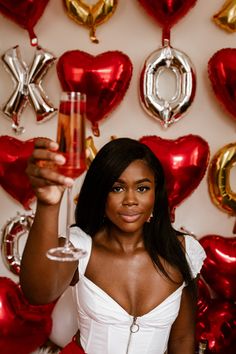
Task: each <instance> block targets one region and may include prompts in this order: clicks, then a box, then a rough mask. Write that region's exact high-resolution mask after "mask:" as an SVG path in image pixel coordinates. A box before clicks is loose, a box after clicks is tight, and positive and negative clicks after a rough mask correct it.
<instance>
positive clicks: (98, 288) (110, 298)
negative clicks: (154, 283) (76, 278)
mask: <svg viewBox="0 0 236 354" xmlns="http://www.w3.org/2000/svg"><path fill="white" fill-rule="evenodd" d="M82 279H83V280H85V281H86V282H88V283H90V284H91V285H92V286H93V287H94V288H95V289H96V290H97V291H99V292H100V293H101V294H102V295H104V296H105V297H107V298H108V299H109V300H110V301H111V302H112V303H113V304H114V305H115V306H117V307H119V309H121V310H122V311H123V312H124V313H125V314H126V315H127V316H129V317H132V318H133V317H136V318H144V317H146V316H148V315H151V314H152V313H153V312H155V311H156V310H158V309H159V308H160V307H162V306H164V305H165V304H166V302H168V301H171V300H172V298H173V297H174V296H175V295H176V294H177V293H178V292H181V291H182V289H183V288H184V286H185V282H183V283H182V284H181V285H180V286H179V287H178V288H177V289H176V290H175V291H173V292H172V293H171V294H170V295H168V296H167V297H166V298H165V299H164V300H163V301H162V302H160V303H159V304H158V305H157V306H155V307H154V308H153V309H151V310H150V311H148V312H146V313H144V314H143V315H140V316H134V315H131V314H130V313H129V312H127V311H126V310H125V309H124V307H122V306H121V305H120V304H119V303H118V302H117V301H116V300H115V299H114V298H113V297H112V296H110V295H109V294H108V293H107V292H106V291H105V290H103V289H102V288H100V287H99V286H98V285H97V284H95V283H94V282H93V281H92V280H90V279H89V278H88V277H86V275H84V274H81V275H80V281H81V280H82Z"/></svg>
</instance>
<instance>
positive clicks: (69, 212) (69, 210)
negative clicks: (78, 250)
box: [65, 187, 73, 248]
mask: <svg viewBox="0 0 236 354" xmlns="http://www.w3.org/2000/svg"><path fill="white" fill-rule="evenodd" d="M72 203H73V201H72V187H67V214H66V241H65V247H66V248H69V247H70V226H71V223H72V210H73V207H72Z"/></svg>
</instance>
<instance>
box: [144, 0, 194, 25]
mask: <svg viewBox="0 0 236 354" xmlns="http://www.w3.org/2000/svg"><path fill="white" fill-rule="evenodd" d="M138 1H139V3H140V4H141V5H142V6H143V7H144V9H145V10H146V11H147V13H148V14H149V15H151V16H152V17H153V18H154V19H155V20H156V21H157V22H158V24H159V25H161V26H162V27H163V28H169V29H170V28H171V27H173V25H174V24H175V23H176V22H178V21H179V20H180V19H181V18H182V17H183V16H185V15H186V13H187V12H188V11H189V10H190V9H191V8H192V7H193V6H194V5H195V3H196V2H197V0H158V1H157V0H138Z"/></svg>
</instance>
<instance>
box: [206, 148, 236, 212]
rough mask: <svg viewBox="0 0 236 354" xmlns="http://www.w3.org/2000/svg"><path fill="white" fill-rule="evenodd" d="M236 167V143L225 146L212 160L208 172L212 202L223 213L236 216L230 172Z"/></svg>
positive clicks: (234, 196)
mask: <svg viewBox="0 0 236 354" xmlns="http://www.w3.org/2000/svg"><path fill="white" fill-rule="evenodd" d="M235 165H236V143H232V144H227V145H225V146H223V147H222V148H221V149H220V150H219V151H218V152H217V153H216V154H215V155H214V156H213V158H212V160H211V163H210V166H209V170H208V189H209V193H210V197H211V200H212V201H213V203H214V204H215V205H216V206H217V207H218V208H219V209H221V210H222V211H224V212H226V213H228V214H230V215H236V193H235V192H234V191H233V190H232V188H231V186H230V171H231V169H232V168H233V167H234V166H235Z"/></svg>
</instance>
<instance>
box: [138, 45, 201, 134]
mask: <svg viewBox="0 0 236 354" xmlns="http://www.w3.org/2000/svg"><path fill="white" fill-rule="evenodd" d="M167 70H170V71H171V72H172V73H173V75H174V77H175V82H176V84H175V93H174V95H173V96H172V97H171V98H166V97H164V96H162V94H161V93H160V85H159V81H160V76H161V75H162V74H163V72H165V71H167ZM195 91H196V75H195V68H194V66H193V64H192V62H191V60H190V59H189V57H188V56H187V55H186V54H184V53H183V52H181V51H179V50H177V49H174V48H172V47H171V46H170V45H169V43H168V41H167V42H166V44H165V45H164V46H163V47H161V48H159V49H158V50H156V51H154V52H153V53H152V54H151V55H150V56H149V57H148V58H147V59H146V61H145V63H144V66H143V69H142V72H141V76H140V101H141V104H142V107H143V108H144V110H145V111H146V112H147V113H148V114H149V115H150V116H151V117H153V118H154V119H156V120H157V121H158V122H159V123H160V124H161V125H162V126H164V127H165V128H167V127H169V126H170V125H171V124H173V123H175V122H177V121H178V120H179V119H181V118H182V117H183V115H184V114H185V113H186V112H187V110H188V108H189V107H190V106H191V104H192V102H193V99H194V96H195Z"/></svg>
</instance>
